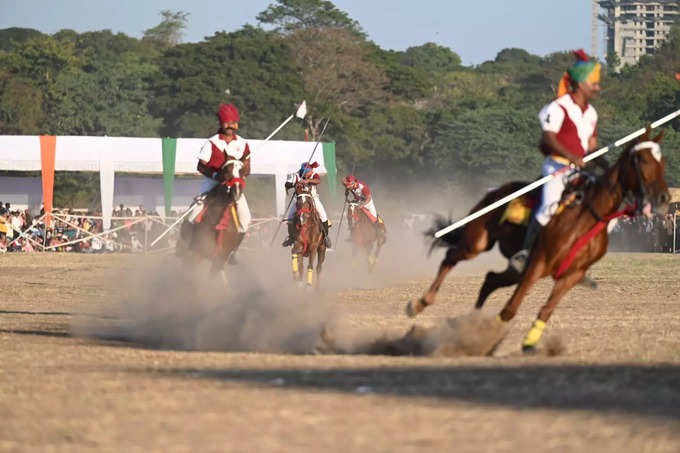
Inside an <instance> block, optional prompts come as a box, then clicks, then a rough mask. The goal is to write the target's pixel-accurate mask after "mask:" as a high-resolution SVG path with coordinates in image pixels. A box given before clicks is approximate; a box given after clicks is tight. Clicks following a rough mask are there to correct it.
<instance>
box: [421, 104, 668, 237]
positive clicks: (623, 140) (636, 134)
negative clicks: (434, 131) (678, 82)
mask: <svg viewBox="0 0 680 453" xmlns="http://www.w3.org/2000/svg"><path fill="white" fill-rule="evenodd" d="M677 116H680V110H676V111H675V112H673V113H669V114H668V115H666V116H664V117H663V118H661V119H659V120H656V121H654V122H653V123H652V124H651V125H650V126H651V128H655V127H658V126H661V125H662V124H664V123H667V122H668V121H670V120H672V119H674V118H676V117H677ZM646 130H647V128H646V127H643V128H642V129H639V130H637V131H635V132H633V133H632V134H628V135H626V136H625V137H623V138H620V139H618V140H617V141H615V142H614V143H612V144H610V145H607V146H605V147H603V148H600V149H599V150H597V151H595V152H593V153H590V154H588V155H587V156H586V157H585V158H584V159H583V161H584V162H590V161H591V160H593V159H596V158H598V157H600V156H601V155H603V154H604V153H606V152H608V151H611V150H612V149H614V148H616V147H618V146H621V145H623V144H624V143H627V142H629V141H631V140H633V139H634V138H637V137H639V136H640V135H642V134H644V133H645V131H646ZM570 168H571V167H563V168H560V169H559V170H557V171H556V172H554V173H552V174H550V175H547V176H544V177H542V178H541V179H539V180H537V181H534V182H533V183H531V184H529V185H528V186H526V187H524V188H522V189H520V190H517V191H515V192H513V193H511V194H510V195H507V196H505V197H503V198H501V199H500V200H498V201H496V202H495V203H492V204H490V205H489V206H486V207H485V208H482V209H480V210H479V211H477V212H474V213H472V214H470V215H469V216H467V217H465V218H463V219H461V220H459V221H457V222H456V223H454V224H452V225H449V226H447V227H446V228H442V229H441V230H439V231H437V232H436V233H435V234H434V237H436V238H440V237H442V236H444V235H445V234H446V233H449V232H451V231H453V230H455V229H456V228H459V227H461V226H463V225H465V224H467V223H469V222H471V221H473V220H475V219H476V218H478V217H481V216H483V215H484V214H486V213H487V212H490V211H493V210H494V209H496V208H497V207H499V206H502V205H504V204H506V203H508V202H509V201H511V200H514V199H515V198H517V197H520V196H522V195H524V194H525V193H527V192H531V191H532V190H534V189H535V188H537V187H540V186H542V185H543V184H545V183H547V182H548V181H550V180H551V179H553V178H554V177H555V176H558V175H560V174H562V173H564V172H566V171H568V170H569V169H570Z"/></svg>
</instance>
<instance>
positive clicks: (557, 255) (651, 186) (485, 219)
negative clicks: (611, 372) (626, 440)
mask: <svg viewBox="0 0 680 453" xmlns="http://www.w3.org/2000/svg"><path fill="white" fill-rule="evenodd" d="M649 133H650V129H649V128H648V129H647V131H646V132H645V134H644V135H643V136H642V137H641V138H640V139H639V140H638V141H637V144H630V145H629V146H628V147H627V148H626V150H625V151H624V152H623V153H622V154H621V156H620V157H619V159H618V160H617V162H616V164H614V165H613V166H612V167H611V168H609V169H608V170H607V171H606V172H605V173H604V174H603V175H602V176H600V177H599V178H597V179H596V180H595V182H594V183H593V184H591V185H590V186H589V187H587V189H586V192H585V194H584V196H583V197H584V198H583V201H582V203H579V204H572V205H571V206H569V207H567V208H566V209H564V210H562V212H560V213H559V214H555V215H554V216H553V218H552V219H551V221H550V222H549V223H548V225H547V226H546V227H545V228H544V229H543V230H542V231H541V233H540V234H539V236H538V238H537V240H536V244H535V246H534V248H533V251H532V252H531V255H530V258H529V262H528V263H527V267H526V269H525V271H524V273H523V274H521V275H519V274H517V273H516V272H514V271H513V270H512V269H511V268H509V269H508V270H506V271H505V272H503V273H501V274H496V273H493V272H489V273H488V274H487V276H486V279H485V281H484V284H483V286H482V288H481V290H480V294H479V298H478V300H477V303H476V306H475V307H476V308H481V307H482V305H483V303H484V300H485V299H486V298H487V297H488V295H489V294H490V293H491V292H492V291H494V290H495V289H496V288H499V287H501V286H510V285H513V284H516V283H519V285H518V286H517V288H516V289H515V292H514V294H513V295H512V297H511V298H510V300H509V301H508V302H507V304H506V305H505V307H504V308H503V310H502V311H501V313H500V315H499V319H500V320H501V321H503V322H506V321H510V320H511V319H512V318H513V317H514V316H515V314H516V313H517V310H518V308H519V305H520V304H521V303H522V300H523V299H524V296H525V295H526V294H527V292H528V291H529V289H530V288H531V287H532V286H533V285H534V284H535V283H536V281H537V280H539V279H540V278H543V277H546V276H548V275H552V276H554V278H555V285H554V287H553V290H552V292H551V294H550V296H549V298H548V301H547V303H546V304H545V305H544V306H543V307H542V308H541V310H540V311H539V314H538V319H537V320H536V321H535V323H534V326H533V327H532V329H531V330H530V331H529V333H528V334H527V337H526V339H525V341H524V343H523V345H522V348H523V350H524V351H526V352H532V351H534V350H535V345H536V343H537V342H538V340H539V339H540V336H541V333H542V331H543V329H544V328H545V323H546V322H547V321H548V319H549V318H550V315H551V314H552V312H553V310H554V309H555V307H556V306H557V304H558V302H559V301H560V299H561V298H562V297H563V296H564V295H565V294H566V293H567V291H569V290H570V289H571V288H572V287H573V286H574V285H575V284H576V283H578V282H579V281H581V280H582V278H583V276H584V275H585V272H586V270H587V269H588V268H589V267H590V266H591V265H592V264H593V263H595V262H596V261H598V260H599V259H600V258H601V257H602V256H603V255H604V254H605V252H606V251H607V244H608V237H609V235H608V232H607V228H606V224H607V223H608V221H609V219H611V218H614V217H615V216H616V215H619V213H616V210H617V209H618V208H619V206H620V205H621V204H622V202H623V201H624V200H629V201H630V202H631V203H634V205H633V206H634V209H635V212H634V214H640V213H642V212H643V209H649V208H653V209H654V210H655V211H656V212H663V211H664V210H665V209H667V208H668V203H669V201H670V194H669V192H668V185H667V184H666V181H665V179H664V168H665V164H666V160H665V158H663V157H662V156H661V151H660V148H659V145H658V142H659V141H660V140H661V137H662V136H663V132H662V133H660V134H659V135H658V136H657V137H656V138H654V139H653V140H651V139H650V135H649ZM523 184H524V183H510V184H507V185H505V186H503V187H501V188H499V189H497V190H495V191H492V192H489V193H488V194H487V195H486V197H484V199H483V200H482V201H481V202H480V203H479V204H478V205H477V206H475V208H473V210H472V211H476V210H478V209H480V208H482V207H484V206H487V205H489V204H491V203H492V202H493V201H495V200H497V199H500V198H502V197H503V196H505V195H507V194H509V193H511V192H513V191H514V190H515V189H517V188H519V187H521V186H522V185H523ZM501 216H502V210H500V211H499V210H496V211H491V212H489V213H487V214H485V215H483V216H481V217H479V218H477V219H475V220H473V221H471V222H470V223H469V224H467V225H466V226H465V228H463V229H461V230H456V231H454V232H452V233H449V234H448V235H445V236H443V237H442V239H443V242H446V243H448V244H449V245H450V246H449V249H448V251H447V253H446V257H445V258H444V260H443V261H442V263H441V266H440V268H439V272H438V274H437V277H436V278H435V281H434V282H433V283H432V285H431V286H430V288H429V289H428V291H427V292H426V293H425V295H424V296H423V297H422V298H420V299H418V300H416V301H414V302H409V304H408V306H407V313H408V314H409V315H410V316H415V315H416V314H417V313H419V312H421V311H422V310H423V309H424V308H425V307H426V306H427V305H430V304H432V303H434V298H435V296H436V294H437V291H438V290H439V287H440V286H441V284H442V282H443V280H444V277H445V276H446V274H448V272H449V271H450V270H451V269H452V268H453V267H454V266H455V265H456V263H458V262H459V261H462V260H468V259H471V258H474V257H475V256H477V255H478V254H479V253H481V252H483V251H487V250H490V249H491V248H492V247H493V245H494V243H495V242H496V241H498V242H499V245H500V249H501V253H503V255H504V256H506V257H510V256H512V255H513V254H514V253H515V252H516V251H517V250H519V248H520V244H521V241H522V238H523V233H524V231H523V230H524V228H523V227H520V226H518V225H513V224H509V223H500V224H499V221H500V219H501ZM597 228H601V229H599V230H598V229H597ZM589 232H590V233H591V234H592V235H593V237H592V239H591V240H590V241H588V242H587V243H585V245H584V246H583V247H582V248H580V249H574V250H573V252H572V248H573V247H574V245H575V243H576V242H577V241H578V240H579V239H580V238H582V237H585V235H586V234H588V233H589ZM433 245H438V244H437V243H435V244H433ZM570 253H571V258H573V261H571V264H569V265H568V267H566V268H565V267H564V266H563V263H564V264H567V263H568V262H566V261H565V259H566V258H567V257H568V256H569V255H570Z"/></svg>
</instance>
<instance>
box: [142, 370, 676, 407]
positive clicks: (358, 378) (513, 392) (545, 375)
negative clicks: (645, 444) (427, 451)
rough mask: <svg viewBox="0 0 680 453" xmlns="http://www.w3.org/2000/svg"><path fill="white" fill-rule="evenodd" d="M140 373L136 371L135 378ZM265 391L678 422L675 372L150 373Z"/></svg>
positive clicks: (389, 371) (176, 371) (261, 371)
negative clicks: (384, 397) (620, 415)
mask: <svg viewBox="0 0 680 453" xmlns="http://www.w3.org/2000/svg"><path fill="white" fill-rule="evenodd" d="M134 371H135V372H139V370H134ZM153 372H154V374H155V375H158V374H157V373H160V374H165V375H168V376H175V377H182V378H191V379H196V378H199V379H218V380H224V381H239V382H248V383H254V384H259V385H262V386H265V387H276V388H290V389H298V390H299V389H306V390H316V391H332V392H346V393H372V394H378V395H393V396H421V397H435V398H440V399H446V400H451V399H453V400H459V401H462V402H473V403H483V404H493V405H504V406H509V407H512V408H514V409H529V408H531V409H563V410H593V411H604V412H615V413H624V414H628V415H644V416H657V417H664V418H671V419H678V418H680V386H679V385H678V384H679V383H680V366H671V365H662V366H649V367H647V366H633V365H630V366H627V365H612V366H591V365H588V366H580V365H557V366H522V367H515V366H509V367H503V366H500V367H499V366H450V367H389V368H388V367H380V368H357V369H298V370H291V369H272V370H207V369H191V368H186V369H182V368H180V369H166V370H154V371H153Z"/></svg>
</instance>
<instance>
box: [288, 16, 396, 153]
mask: <svg viewBox="0 0 680 453" xmlns="http://www.w3.org/2000/svg"><path fill="white" fill-rule="evenodd" d="M288 41H289V42H290V45H291V47H292V49H293V53H294V55H295V61H296V63H297V65H298V68H299V71H300V73H301V74H302V79H303V81H304V87H305V92H306V93H307V99H308V103H309V109H308V117H307V120H308V122H309V124H310V130H311V132H312V139H314V140H315V139H316V138H317V137H318V135H319V133H320V131H321V123H322V121H323V119H324V118H327V117H328V113H329V112H330V110H332V109H333V108H337V109H338V110H341V111H343V112H345V113H351V112H354V111H357V110H358V109H362V108H364V107H366V106H368V105H372V104H375V103H377V102H381V101H385V100H386V99H387V96H388V93H387V91H386V90H385V87H386V85H387V78H386V76H385V74H384V72H383V71H382V70H381V69H380V68H379V67H378V66H376V65H374V64H372V63H370V62H369V61H367V58H366V56H367V49H366V48H365V47H364V46H363V43H364V41H363V38H360V37H358V36H357V35H355V34H353V33H351V32H349V31H347V30H345V29H340V28H310V29H305V30H299V31H297V32H296V33H294V34H293V35H291V36H290V37H288Z"/></svg>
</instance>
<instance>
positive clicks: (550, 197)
mask: <svg viewBox="0 0 680 453" xmlns="http://www.w3.org/2000/svg"><path fill="white" fill-rule="evenodd" d="M564 167H566V165H564V164H561V163H559V162H556V161H554V160H553V159H551V158H550V157H548V158H547V159H546V160H545V162H543V167H541V176H548V175H549V174H551V173H554V172H555V171H557V170H559V169H560V168H564ZM568 175H569V172H568V171H566V172H564V173H562V174H560V175H558V176H556V177H554V178H553V179H551V180H550V181H548V182H547V183H545V184H543V196H542V197H541V205H540V206H539V207H538V209H537V210H536V220H537V221H538V223H540V224H541V225H543V226H546V225H547V224H548V222H550V219H551V218H552V216H553V214H555V211H557V207H558V206H559V203H560V199H561V198H562V192H564V187H565V185H566V183H567V176H568Z"/></svg>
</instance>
